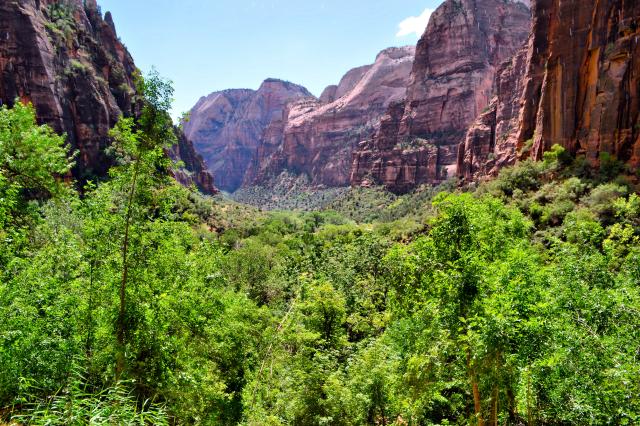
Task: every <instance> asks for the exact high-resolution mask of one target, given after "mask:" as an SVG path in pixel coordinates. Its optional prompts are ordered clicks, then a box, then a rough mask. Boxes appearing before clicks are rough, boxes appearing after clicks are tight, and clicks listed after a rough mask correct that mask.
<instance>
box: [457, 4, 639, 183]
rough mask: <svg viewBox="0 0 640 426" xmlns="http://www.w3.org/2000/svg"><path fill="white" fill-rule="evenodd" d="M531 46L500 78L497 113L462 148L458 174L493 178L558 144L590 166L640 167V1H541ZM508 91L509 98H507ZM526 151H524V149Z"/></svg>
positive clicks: (535, 6)
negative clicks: (604, 159) (606, 161)
mask: <svg viewBox="0 0 640 426" xmlns="http://www.w3.org/2000/svg"><path fill="white" fill-rule="evenodd" d="M532 6H533V10H532V11H533V27H532V31H531V36H530V39H529V42H528V43H527V45H526V46H525V48H524V49H523V50H522V51H521V52H520V53H519V54H518V55H517V56H516V58H514V59H513V60H512V62H511V63H512V66H511V68H509V66H508V65H507V66H506V68H505V70H504V71H503V73H502V74H501V76H500V78H499V84H498V85H499V87H503V90H499V92H498V96H497V98H496V99H495V102H494V111H495V112H496V115H495V116H494V117H493V118H491V117H487V118H486V120H485V123H484V125H485V126H486V127H487V128H494V129H495V131H494V132H493V135H490V132H487V131H485V132H482V131H481V128H482V123H481V121H482V119H481V120H480V121H479V122H477V123H476V126H474V128H472V130H471V131H470V133H469V134H468V136H467V140H466V142H465V145H464V146H461V150H460V156H459V163H460V164H459V169H460V175H461V176H462V177H464V178H466V179H474V178H478V177H481V176H485V175H487V174H489V175H491V174H495V172H496V171H497V170H498V168H499V167H500V166H501V165H506V164H510V163H513V162H514V160H515V158H516V155H517V154H518V153H519V155H527V153H526V152H522V149H523V148H525V147H526V148H527V149H529V148H531V147H532V150H531V152H530V155H531V156H532V157H533V158H534V159H541V158H542V154H543V153H544V152H545V151H546V150H547V149H549V148H550V147H551V146H552V145H553V144H560V145H562V146H563V147H565V148H566V149H567V150H568V151H569V152H571V153H572V154H574V155H585V156H586V157H587V159H588V160H590V162H591V163H592V164H593V165H597V164H598V159H599V157H600V155H601V153H609V154H612V155H614V156H615V157H617V158H618V159H619V160H622V161H624V162H626V163H627V164H628V165H629V166H631V167H632V168H635V169H637V168H638V166H639V165H640V121H639V120H640V117H639V112H640V44H639V42H640V2H637V1H636V2H627V1H622V0H619V1H617V0H605V1H595V0H588V1H584V0H563V1H560V0H537V1H533V2H532ZM510 93H511V94H510ZM525 151H526V150H525Z"/></svg>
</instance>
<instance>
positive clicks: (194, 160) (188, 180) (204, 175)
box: [169, 128, 219, 195]
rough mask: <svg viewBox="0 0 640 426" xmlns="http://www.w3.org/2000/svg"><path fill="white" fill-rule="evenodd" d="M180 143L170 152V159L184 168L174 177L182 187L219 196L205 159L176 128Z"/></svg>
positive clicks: (174, 172)
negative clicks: (194, 187) (193, 188)
mask: <svg viewBox="0 0 640 426" xmlns="http://www.w3.org/2000/svg"><path fill="white" fill-rule="evenodd" d="M175 132H176V139H177V140H178V142H177V143H176V144H175V145H174V146H172V147H171V149H170V150H169V157H171V159H172V160H174V161H176V162H181V163H182V164H183V166H182V167H179V168H176V169H174V170H173V171H172V173H173V177H174V178H175V179H176V180H177V181H178V182H179V183H180V184H182V185H184V186H187V187H191V186H193V185H195V186H196V188H198V189H199V190H200V192H202V193H203V194H209V195H213V194H217V193H218V192H219V191H218V188H216V187H215V184H214V181H213V175H212V174H211V173H210V172H209V171H208V170H207V166H206V165H205V163H204V159H203V158H202V156H201V155H200V154H198V153H197V152H196V150H195V148H194V147H193V143H192V142H191V141H190V140H189V139H187V137H186V136H185V134H184V132H183V131H182V130H181V129H178V128H176V130H175Z"/></svg>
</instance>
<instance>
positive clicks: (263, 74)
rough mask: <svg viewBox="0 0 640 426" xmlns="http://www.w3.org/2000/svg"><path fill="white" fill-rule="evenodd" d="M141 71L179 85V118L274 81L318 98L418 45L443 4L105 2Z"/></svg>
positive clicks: (383, 0) (401, 0)
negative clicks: (388, 53) (202, 102)
mask: <svg viewBox="0 0 640 426" xmlns="http://www.w3.org/2000/svg"><path fill="white" fill-rule="evenodd" d="M99 3H100V5H101V7H102V10H103V12H106V11H107V10H110V11H111V12H112V14H113V17H114V21H115V24H116V28H117V30H118V34H119V35H120V38H121V39H122V40H123V42H124V43H125V45H126V46H127V47H128V48H129V51H130V52H131V53H132V55H133V57H134V58H135V61H136V64H137V65H138V67H139V68H141V69H142V70H143V71H148V70H149V69H150V68H151V66H155V67H156V68H157V69H158V70H159V72H160V73H161V74H162V75H163V76H165V77H167V78H170V79H171V80H173V82H174V87H175V89H176V94H175V98H176V100H175V103H174V115H176V116H177V115H178V114H179V113H180V112H183V111H187V110H189V109H190V108H191V107H192V106H193V105H194V104H195V102H196V101H197V100H198V99H199V98H200V96H203V95H207V94H209V93H210V92H213V91H216V90H222V89H229V88H252V89H255V88H257V87H258V86H259V85H260V83H261V82H262V81H263V80H264V79H265V78H269V77H275V78H281V79H284V80H289V81H292V82H294V83H298V84H302V85H303V86H305V87H307V88H308V89H309V90H310V91H311V92H312V93H314V94H315V95H319V94H320V92H321V91H322V89H323V88H324V87H326V86H327V85H329V84H335V83H337V82H338V81H339V79H340V77H342V75H343V74H344V73H345V72H346V71H348V70H349V69H351V68H353V67H356V66H359V65H364V64H368V63H371V62H372V61H373V60H374V58H375V55H376V54H377V53H378V52H379V51H380V50H382V49H384V48H387V47H390V46H402V45H408V44H415V43H416V42H417V40H418V33H421V32H422V31H423V30H424V28H423V27H424V26H426V25H425V21H426V19H427V18H428V15H429V12H430V11H431V10H433V9H435V8H436V7H437V6H438V4H440V3H441V0H326V1H320V0H312V1H309V0H261V1H257V0H256V1H252V0H235V1H233V0H199V1H196V0H180V1H176V0H102V1H99Z"/></svg>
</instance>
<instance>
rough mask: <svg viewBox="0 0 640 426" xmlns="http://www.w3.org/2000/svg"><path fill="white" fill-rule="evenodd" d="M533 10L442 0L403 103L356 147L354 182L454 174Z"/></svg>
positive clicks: (500, 1) (487, 1)
mask: <svg viewBox="0 0 640 426" xmlns="http://www.w3.org/2000/svg"><path fill="white" fill-rule="evenodd" d="M530 16H531V13H530V10H529V8H528V7H527V6H526V5H525V3H523V2H521V1H512V0H506V1H505V0H447V1H445V2H444V3H443V4H442V5H441V6H440V7H439V8H438V9H437V10H436V11H435V12H434V13H433V15H432V16H431V19H430V21H429V25H428V26H427V29H426V31H425V33H424V35H423V36H422V38H421V39H420V41H419V43H418V46H417V49H416V57H415V61H414V64H413V69H412V72H411V79H410V83H409V85H408V89H407V93H406V100H405V102H404V104H395V105H393V106H392V108H391V109H390V110H389V111H388V114H387V115H386V116H385V119H384V120H383V122H382V123H381V126H380V128H379V129H378V131H377V132H376V133H375V136H374V137H373V138H372V139H370V140H365V141H364V142H362V143H361V144H360V145H359V146H358V148H357V149H356V152H355V153H354V155H353V159H352V168H351V183H352V185H367V184H384V185H386V186H387V187H388V188H389V189H390V190H392V191H395V192H404V191H406V190H408V189H410V188H413V187H415V186H416V185H419V184H422V183H438V182H441V181H442V180H444V179H446V178H447V177H450V176H453V175H455V173H456V167H457V162H458V145H459V144H460V142H461V141H463V140H464V137H465V133H466V131H467V129H468V127H469V125H470V124H471V123H473V121H474V120H475V119H476V117H477V116H478V115H479V114H480V113H481V112H482V111H483V110H484V109H485V108H486V107H487V106H488V105H489V103H490V100H491V98H492V97H493V93H494V92H495V86H494V81H495V76H496V73H497V71H498V69H499V67H500V65H501V64H502V63H503V62H504V61H505V60H507V59H508V58H510V57H511V56H512V55H513V54H514V53H515V52H516V50H517V49H518V48H520V47H521V46H522V43H523V42H524V41H525V40H526V38H527V36H528V34H529V28H530Z"/></svg>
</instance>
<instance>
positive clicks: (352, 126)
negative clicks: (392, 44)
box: [197, 0, 640, 193]
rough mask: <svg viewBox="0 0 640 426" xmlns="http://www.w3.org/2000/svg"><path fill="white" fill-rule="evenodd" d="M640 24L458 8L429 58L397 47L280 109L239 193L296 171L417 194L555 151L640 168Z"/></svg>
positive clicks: (516, 7)
mask: <svg viewBox="0 0 640 426" xmlns="http://www.w3.org/2000/svg"><path fill="white" fill-rule="evenodd" d="M639 20H640V4H638V3H637V2H623V1H617V0H608V1H603V2H595V1H587V2H583V1H578V0H572V1H563V2H561V1H559V0H536V1H532V2H528V1H502V0H447V1H445V2H444V3H443V4H442V5H441V6H440V7H439V8H438V9H437V10H436V11H435V12H434V13H433V15H432V17H431V19H430V22H429V25H428V26H427V28H426V30H425V33H424V34H423V36H422V38H421V39H420V41H419V43H418V45H417V47H416V49H415V54H414V52H413V51H412V50H410V48H398V49H389V50H387V51H384V52H382V53H381V54H380V55H379V57H378V59H377V60H376V64H374V65H371V66H365V67H360V68H356V69H354V70H351V71H349V72H348V73H347V74H346V75H345V77H344V78H343V81H341V82H340V84H339V85H335V86H329V87H327V89H325V91H324V92H323V93H322V95H321V96H320V98H318V99H316V98H314V97H311V96H301V97H300V98H298V99H294V100H291V101H290V102H288V103H286V104H285V105H278V111H277V112H278V114H275V116H276V118H275V119H274V120H273V121H271V122H270V123H268V124H266V125H265V126H264V129H263V131H262V133H261V134H260V135H257V136H256V141H255V142H254V143H253V146H255V150H254V152H253V153H246V155H245V156H244V160H243V161H245V162H247V161H248V163H247V164H248V165H247V166H246V169H244V163H243V170H245V172H244V177H243V179H242V183H241V184H238V185H240V186H244V187H248V186H254V185H263V186H269V184H270V182H274V180H277V178H278V176H279V175H280V174H281V173H284V172H286V173H289V174H293V175H294V176H296V175H304V176H306V178H307V181H308V182H309V183H310V186H311V188H324V187H343V186H348V185H351V186H377V185H382V186H384V187H386V188H387V189H388V190H391V191H393V192H396V193H404V192H408V191H411V190H412V189H414V188H416V187H417V186H419V185H421V184H431V185H434V184H438V183H441V182H443V181H445V180H447V179H450V178H459V179H461V180H462V181H466V182H473V181H476V180H479V179H486V178H490V177H492V176H495V175H496V174H497V173H498V172H499V170H500V169H501V168H502V167H505V166H508V165H512V164H514V163H515V162H516V161H518V159H525V158H532V159H535V160H540V159H541V158H542V155H543V153H544V152H545V151H546V150H548V149H550V148H551V146H552V145H554V144H558V145H561V146H563V147H564V148H565V149H566V150H567V151H568V152H569V153H570V154H572V155H573V156H584V157H585V158H586V159H587V160H588V162H589V164H591V165H592V166H597V165H598V163H599V159H600V157H601V156H602V155H609V156H612V157H614V158H616V159H617V160H619V161H621V162H623V163H625V164H627V166H628V167H629V168H630V169H632V170H633V169H637V167H638V165H639V164H640V139H639V138H640V124H639V122H638V120H639V112H638V110H639V104H640V100H639V97H640V95H639V92H640V89H639V84H640V83H639V82H640V79H639V77H638V74H639V73H640V63H639V61H640V59H639V52H638V49H639V47H638V39H639V37H640V33H639V31H640V29H639V28H640V21H639ZM409 62H411V64H410V65H409ZM376 67H378V68H379V69H380V70H384V71H375V68H376ZM407 70H409V71H407ZM385 72H386V73H388V74H384V73H385ZM407 72H408V74H407ZM368 85H369V86H368ZM280 113H281V114H280ZM202 136H204V137H203V139H201V140H200V143H198V144H197V146H198V147H199V146H203V145H204V146H206V145H207V144H208V142H207V141H206V139H207V136H206V134H204V135H202ZM217 143H218V144H220V143H222V145H225V143H226V142H225V141H220V140H219V139H218V140H217ZM219 158H221V160H218V161H224V160H223V158H224V156H222V157H219ZM227 158H228V157H227ZM239 181H240V179H237V181H236V182H239Z"/></svg>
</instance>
